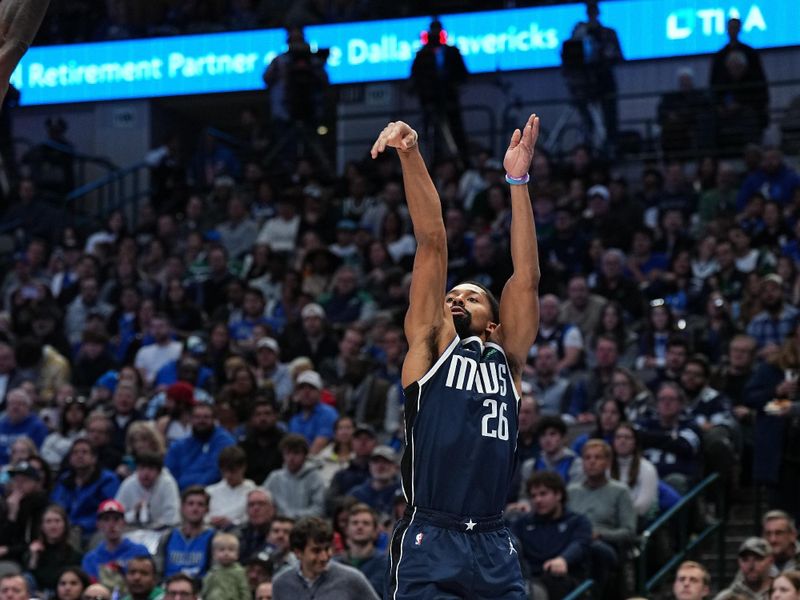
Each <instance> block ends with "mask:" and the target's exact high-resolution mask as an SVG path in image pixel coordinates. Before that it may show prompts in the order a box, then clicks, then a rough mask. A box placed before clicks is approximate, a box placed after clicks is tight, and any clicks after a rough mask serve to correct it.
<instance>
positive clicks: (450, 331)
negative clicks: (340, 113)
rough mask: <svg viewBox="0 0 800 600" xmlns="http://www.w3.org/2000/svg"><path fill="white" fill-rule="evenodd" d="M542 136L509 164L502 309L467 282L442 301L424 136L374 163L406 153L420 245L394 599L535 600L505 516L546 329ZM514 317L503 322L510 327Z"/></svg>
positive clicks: (391, 578)
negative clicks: (541, 293) (525, 399)
mask: <svg viewBox="0 0 800 600" xmlns="http://www.w3.org/2000/svg"><path fill="white" fill-rule="evenodd" d="M538 133H539V119H538V117H536V116H535V115H531V117H530V118H529V119H528V122H527V124H526V125H525V128H524V129H523V131H521V132H520V131H519V130H516V131H515V132H514V135H513V136H512V137H511V143H510V145H509V147H508V150H507V151H506V156H505V160H504V161H503V165H504V167H505V169H506V172H507V175H506V180H507V181H508V182H509V183H510V184H511V204H512V222H511V259H512V262H513V266H514V273H513V275H512V276H511V278H509V280H508V282H507V283H506V285H505V288H504V289H503V293H502V296H501V298H500V302H499V304H498V302H497V300H496V299H495V298H494V297H493V296H492V294H491V292H489V291H488V290H487V289H486V288H485V287H483V286H482V285H479V284H476V283H469V282H465V283H461V284H459V285H457V286H455V287H454V288H453V289H452V290H449V291H448V292H447V293H446V294H445V297H444V301H442V300H443V299H442V293H443V292H444V291H445V282H446V278H447V236H446V233H445V228H444V222H443V220H442V207H441V204H440V201H439V198H438V196H437V193H436V189H435V188H434V185H433V182H432V181H431V178H430V175H429V174H428V171H427V169H426V168H425V163H424V162H423V160H422V156H421V155H420V153H419V149H418V147H417V133H416V132H415V131H414V130H413V129H411V127H409V126H408V125H407V124H405V123H402V122H397V123H389V125H388V127H386V128H385V129H384V130H383V132H381V134H380V136H379V137H378V140H377V141H376V142H375V145H374V146H373V147H372V156H373V158H374V157H376V156H377V155H378V153H380V152H383V151H384V150H385V149H386V148H387V147H393V148H396V149H397V152H398V155H399V156H400V163H401V165H402V169H403V180H404V183H405V191H406V197H407V200H408V209H409V213H410V215H411V221H412V223H413V225H414V235H415V236H416V239H417V254H416V257H415V259H414V270H413V273H412V280H411V292H410V302H409V309H408V313H407V314H406V319H405V333H406V337H407V338H408V345H409V350H408V354H407V355H406V359H405V362H404V364H403V372H402V380H403V387H404V390H405V396H406V401H405V428H406V450H405V454H404V455H403V461H402V482H403V493H404V495H405V497H406V500H407V502H408V509H407V510H406V513H405V516H404V517H403V518H402V519H401V520H400V521H399V522H398V523H397V525H396V527H395V530H394V533H393V536H392V541H391V556H390V563H389V572H388V580H387V585H386V594H385V596H384V597H385V598H391V599H393V600H401V599H403V600H405V599H409V600H410V599H412V598H413V599H414V600H420V599H422V600H425V599H434V598H435V599H436V600H441V599H448V598H471V599H478V598H487V599H488V598H491V599H493V600H499V599H515V600H516V599H520V600H522V599H523V598H526V597H527V596H526V594H525V588H524V584H523V580H522V575H521V573H520V568H519V561H518V558H517V552H516V550H515V548H514V546H513V544H512V542H511V538H510V536H509V533H508V531H507V530H506V529H505V527H504V525H503V518H502V510H503V506H504V505H505V500H506V498H507V494H508V488H509V484H510V482H511V477H512V474H513V472H514V463H515V452H516V444H517V411H518V403H519V398H520V396H519V389H520V376H521V373H522V367H523V365H524V364H525V358H526V356H527V354H528V349H529V348H530V346H531V344H532V343H533V341H534V339H535V338H536V331H537V328H538V323H539V299H538V295H537V289H538V284H539V257H538V252H537V247H536V233H535V230H534V225H533V211H532V209H531V201H530V197H529V195H528V186H527V182H528V170H529V168H530V164H531V159H532V158H533V147H534V144H535V143H536V138H537V135H538ZM501 317H502V324H501Z"/></svg>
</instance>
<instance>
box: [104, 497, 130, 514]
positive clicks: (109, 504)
mask: <svg viewBox="0 0 800 600" xmlns="http://www.w3.org/2000/svg"><path fill="white" fill-rule="evenodd" d="M110 513H116V514H120V515H124V514H125V508H124V507H123V506H122V504H120V503H119V502H117V501H116V500H114V499H113V498H109V499H108V500H103V501H102V502H101V503H100V506H98V507H97V515H98V516H100V515H107V514H110Z"/></svg>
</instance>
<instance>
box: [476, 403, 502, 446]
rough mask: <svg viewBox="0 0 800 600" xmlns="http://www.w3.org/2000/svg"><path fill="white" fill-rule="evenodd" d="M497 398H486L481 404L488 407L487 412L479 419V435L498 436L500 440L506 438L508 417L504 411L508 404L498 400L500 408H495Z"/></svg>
mask: <svg viewBox="0 0 800 600" xmlns="http://www.w3.org/2000/svg"><path fill="white" fill-rule="evenodd" d="M497 404H498V402H497V400H495V399H494V398H486V400H484V401H483V405H484V406H485V407H488V409H489V412H488V414H485V415H483V419H481V435H482V436H484V437H490V438H498V439H501V440H507V439H508V417H506V412H507V410H508V405H507V404H506V403H505V402H500V403H499V404H500V410H499V411H498V410H497Z"/></svg>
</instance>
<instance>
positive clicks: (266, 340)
mask: <svg viewBox="0 0 800 600" xmlns="http://www.w3.org/2000/svg"><path fill="white" fill-rule="evenodd" d="M280 355H281V347H280V345H279V344H278V341H277V340H276V339H275V338H271V337H263V338H261V339H259V340H258V341H257V342H256V378H257V379H258V384H259V387H264V384H265V383H266V382H267V381H269V382H271V384H272V389H273V390H275V399H276V400H277V401H278V404H279V405H281V406H283V405H284V402H285V401H286V399H287V398H288V397H289V395H290V394H291V393H292V388H293V387H294V384H293V383H292V375H291V374H290V373H289V368H288V367H287V366H286V365H285V364H284V363H282V362H280Z"/></svg>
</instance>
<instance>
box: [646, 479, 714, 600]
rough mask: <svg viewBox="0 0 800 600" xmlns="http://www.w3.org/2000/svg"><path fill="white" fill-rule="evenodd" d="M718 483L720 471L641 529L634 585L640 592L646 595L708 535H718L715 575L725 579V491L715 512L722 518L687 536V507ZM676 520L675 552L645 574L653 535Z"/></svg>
mask: <svg viewBox="0 0 800 600" xmlns="http://www.w3.org/2000/svg"><path fill="white" fill-rule="evenodd" d="M715 483H716V484H717V485H720V484H721V481H720V476H719V473H712V474H711V475H709V476H708V477H706V478H705V479H704V480H703V481H701V482H700V483H699V484H697V485H696V486H695V487H694V488H692V489H691V490H690V491H689V493H688V494H686V495H685V496H683V497H682V498H681V499H680V501H679V502H678V503H677V504H675V506H673V507H672V508H670V509H669V510H667V511H666V512H665V513H664V514H663V515H661V516H660V517H658V518H657V519H656V520H655V521H654V522H653V524H652V525H650V527H648V528H647V529H645V530H644V532H643V533H642V535H641V542H640V544H639V557H638V566H637V567H638V568H637V587H638V588H639V594H640V595H642V596H645V597H646V596H647V595H648V594H649V593H650V592H651V591H652V590H653V589H654V588H655V587H656V586H657V585H658V584H659V583H660V582H661V581H662V580H663V579H664V577H666V576H667V574H669V572H670V571H672V569H674V568H675V567H676V566H678V565H679V564H680V563H681V562H682V561H683V560H684V559H685V558H686V556H687V555H688V554H689V553H690V552H691V551H692V550H694V549H695V548H697V547H698V546H699V545H700V544H702V543H703V542H704V541H705V540H706V539H707V538H708V537H709V536H711V535H712V534H713V533H715V532H716V534H717V577H718V578H719V580H720V581H723V580H724V579H725V517H724V515H725V494H724V493H721V494H719V497H720V498H721V500H720V504H721V505H720V506H718V507H717V514H718V515H722V516H721V517H719V518H717V519H714V520H712V521H710V522H709V523H708V524H707V525H706V526H705V528H704V529H703V530H702V531H700V532H699V533H698V534H697V535H695V536H694V537H691V538H690V535H689V510H691V509H692V506H693V504H694V502H695V500H696V499H697V498H698V497H699V496H700V495H701V494H702V493H704V492H705V491H706V490H707V489H709V488H710V487H711V486H712V485H714V484H715ZM675 521H677V523H678V527H676V528H674V530H673V531H675V533H676V535H677V548H678V550H677V552H676V553H675V554H674V555H673V556H672V557H671V558H670V559H669V560H668V561H667V562H666V563H665V564H664V565H663V566H662V567H661V568H660V569H659V570H658V571H656V573H655V574H654V575H652V576H651V577H648V576H647V549H648V548H649V547H650V542H651V540H652V539H653V536H654V535H655V534H656V533H657V532H658V531H660V530H661V529H663V528H664V527H666V526H671V525H673V524H674V522H675Z"/></svg>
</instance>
